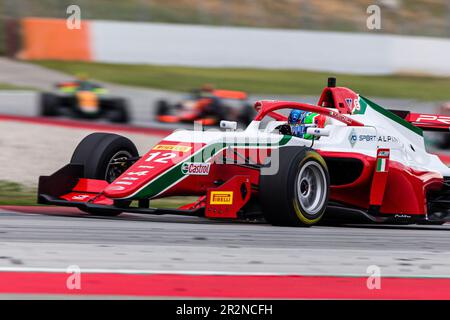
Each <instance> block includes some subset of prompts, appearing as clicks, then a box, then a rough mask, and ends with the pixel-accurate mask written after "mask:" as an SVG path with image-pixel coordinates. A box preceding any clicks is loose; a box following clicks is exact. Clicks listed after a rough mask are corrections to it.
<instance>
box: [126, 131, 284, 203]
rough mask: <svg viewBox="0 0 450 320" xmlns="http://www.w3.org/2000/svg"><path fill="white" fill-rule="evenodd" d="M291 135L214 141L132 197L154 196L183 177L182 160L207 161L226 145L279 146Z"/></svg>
mask: <svg viewBox="0 0 450 320" xmlns="http://www.w3.org/2000/svg"><path fill="white" fill-rule="evenodd" d="M291 138H292V136H283V138H281V140H280V141H279V142H278V143H274V144H258V143H236V144H233V143H214V144H211V145H207V146H205V147H203V148H202V149H200V150H198V151H197V152H196V153H194V154H193V155H192V156H190V157H189V158H187V159H185V160H183V161H181V162H180V163H178V164H176V165H175V166H173V167H172V168H171V169H169V170H167V172H166V173H164V174H162V175H161V176H159V177H158V178H156V179H155V180H153V181H152V182H150V184H148V185H147V186H145V187H144V189H142V190H141V191H139V192H138V193H137V194H136V195H135V196H134V197H133V199H144V198H151V197H154V196H156V195H157V194H159V193H161V191H163V190H164V189H166V188H167V187H169V186H171V185H172V184H174V183H176V182H177V181H178V180H180V179H181V178H183V177H185V175H184V174H183V172H182V171H181V166H182V165H183V163H184V162H205V161H207V160H208V159H209V158H210V157H211V156H213V155H215V154H216V153H217V152H219V151H220V150H222V149H224V148H227V147H258V146H261V147H268V148H273V147H279V146H284V145H286V144H287V143H288V142H289V141H290V140H291Z"/></svg>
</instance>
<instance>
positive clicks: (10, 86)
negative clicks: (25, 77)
mask: <svg viewBox="0 0 450 320" xmlns="http://www.w3.org/2000/svg"><path fill="white" fill-rule="evenodd" d="M0 90H33V91H34V90H36V89H35V88H31V87H23V86H16V85H14V84H9V83H2V82H0Z"/></svg>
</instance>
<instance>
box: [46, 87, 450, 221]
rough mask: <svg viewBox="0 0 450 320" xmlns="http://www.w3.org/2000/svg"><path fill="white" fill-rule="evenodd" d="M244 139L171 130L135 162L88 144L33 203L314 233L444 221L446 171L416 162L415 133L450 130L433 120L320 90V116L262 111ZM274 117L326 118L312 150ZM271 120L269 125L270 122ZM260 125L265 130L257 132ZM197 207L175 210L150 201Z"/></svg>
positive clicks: (306, 107)
mask: <svg viewBox="0 0 450 320" xmlns="http://www.w3.org/2000/svg"><path fill="white" fill-rule="evenodd" d="M255 108H256V110H257V115H256V117H255V119H254V120H253V121H252V122H251V123H250V125H249V126H248V127H247V128H246V129H245V130H244V131H237V130H236V123H233V122H226V121H223V122H222V123H221V124H222V127H223V128H224V129H225V130H222V131H218V130H215V131H189V130H177V131H175V132H173V133H172V134H170V135H169V136H167V137H166V138H164V139H163V140H162V141H160V142H159V143H158V144H157V145H155V146H154V147H153V148H152V149H151V150H150V151H149V152H148V153H146V154H145V155H143V156H139V155H138V152H137V150H136V147H135V146H134V144H133V143H132V142H131V141H130V140H128V139H127V138H124V137H122V136H118V135H115V134H107V133H95V134H92V135H89V136H87V137H86V138H85V139H84V140H83V141H81V143H80V144H79V145H78V147H77V148H76V150H75V152H74V154H73V157H72V159H71V161H70V164H68V165H66V166H65V167H63V168H62V169H60V170H59V171H57V172H56V173H54V174H53V175H51V176H44V177H40V181H39V191H38V193H39V196H38V199H39V203H42V204H55V205H61V206H74V207H78V208H80V209H81V210H83V211H86V212H89V213H92V214H98V215H117V214H120V213H121V212H134V213H143V214H181V215H191V216H204V217H207V218H219V219H221V218H227V219H236V218H245V217H249V216H252V217H253V216H254V215H255V214H256V215H258V214H261V215H262V216H263V217H264V218H265V219H266V220H267V221H268V222H269V223H271V224H273V225H283V226H311V225H314V224H317V223H318V222H319V221H321V219H322V218H323V217H324V216H325V217H327V216H329V215H332V214H333V215H334V217H338V218H339V217H344V216H347V213H352V214H354V213H357V214H360V215H361V216H363V217H365V218H367V219H370V220H372V221H374V222H385V223H387V222H389V223H436V224H440V223H444V222H445V221H447V220H449V219H450V215H449V214H450V168H448V167H447V166H446V165H445V164H444V163H442V161H441V160H440V159H439V158H438V157H437V156H435V155H432V154H429V153H428V152H427V151H426V150H425V143H424V138H423V131H422V128H423V129H433V130H449V127H450V124H449V122H448V118H442V117H441V116H439V115H425V114H412V113H409V112H399V111H394V112H392V111H389V110H387V109H384V108H383V107H381V106H379V105H377V104H376V103H374V102H372V101H371V100H369V99H367V98H365V97H363V96H360V95H358V94H356V93H355V92H353V91H352V90H350V89H348V88H344V87H336V86H335V79H333V78H331V79H330V80H329V84H328V87H326V88H325V89H324V91H323V93H322V95H321V97H320V100H319V102H318V104H317V105H311V104H306V103H298V102H289V101H259V102H257V103H256V105H255ZM282 109H298V110H303V111H307V112H313V113H316V114H319V115H323V116H326V117H327V122H326V125H325V126H323V127H317V126H314V124H310V125H309V127H308V128H307V134H308V135H310V136H312V137H313V138H312V139H304V138H299V137H297V136H292V135H289V134H286V130H284V129H283V128H285V126H286V121H287V117H286V116H285V115H284V114H283V113H282V112H279V111H280V110H282ZM269 118H272V120H269ZM266 119H267V120H269V121H266ZM187 195H189V196H193V195H195V196H198V200H197V201H195V202H194V203H192V204H189V205H185V206H183V207H181V208H174V209H158V208H153V207H151V206H150V205H151V203H152V199H156V198H163V197H170V196H187Z"/></svg>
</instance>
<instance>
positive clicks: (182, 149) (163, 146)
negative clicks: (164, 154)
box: [153, 144, 192, 152]
mask: <svg viewBox="0 0 450 320" xmlns="http://www.w3.org/2000/svg"><path fill="white" fill-rule="evenodd" d="M191 149H192V147H189V146H180V145H176V144H158V145H156V146H155V147H154V148H153V150H162V151H178V152H188V151H190V150H191Z"/></svg>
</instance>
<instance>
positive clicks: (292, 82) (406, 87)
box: [35, 61, 450, 101]
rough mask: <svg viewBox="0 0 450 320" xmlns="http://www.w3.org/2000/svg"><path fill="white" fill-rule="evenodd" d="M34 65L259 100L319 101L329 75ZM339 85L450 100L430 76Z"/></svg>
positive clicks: (445, 86) (449, 90)
mask: <svg viewBox="0 0 450 320" xmlns="http://www.w3.org/2000/svg"><path fill="white" fill-rule="evenodd" d="M35 63H36V64H38V65H41V66H44V67H47V68H50V69H55V70H59V71H62V72H65V73H68V74H72V75H75V74H77V73H80V72H86V73H88V74H89V75H90V76H91V77H93V78H95V79H98V80H102V81H108V82H113V83H118V84H123V85H130V86H138V87H146V88H157V89H166V90H173V91H183V92H187V91H189V90H191V89H192V88H196V87H199V86H201V85H202V84H204V83H213V84H215V85H216V86H217V87H220V88H223V89H236V90H243V91H247V92H250V93H262V94H273V95H276V94H295V95H319V94H320V93H321V90H322V88H323V87H324V85H325V84H326V79H327V77H328V76H330V75H332V73H323V72H309V71H302V70H262V69H236V68H226V69H225V68H191V67H177V66H154V65H125V64H104V63H86V62H61V61H39V62H35ZM337 77H338V85H341V86H346V87H349V88H352V89H353V90H354V91H356V92H358V93H360V94H362V95H364V96H367V97H387V98H403V99H418V100H423V101H439V100H447V99H450V78H437V77H430V76H412V75H393V76H356V75H348V74H340V75H339V74H338V75H337Z"/></svg>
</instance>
